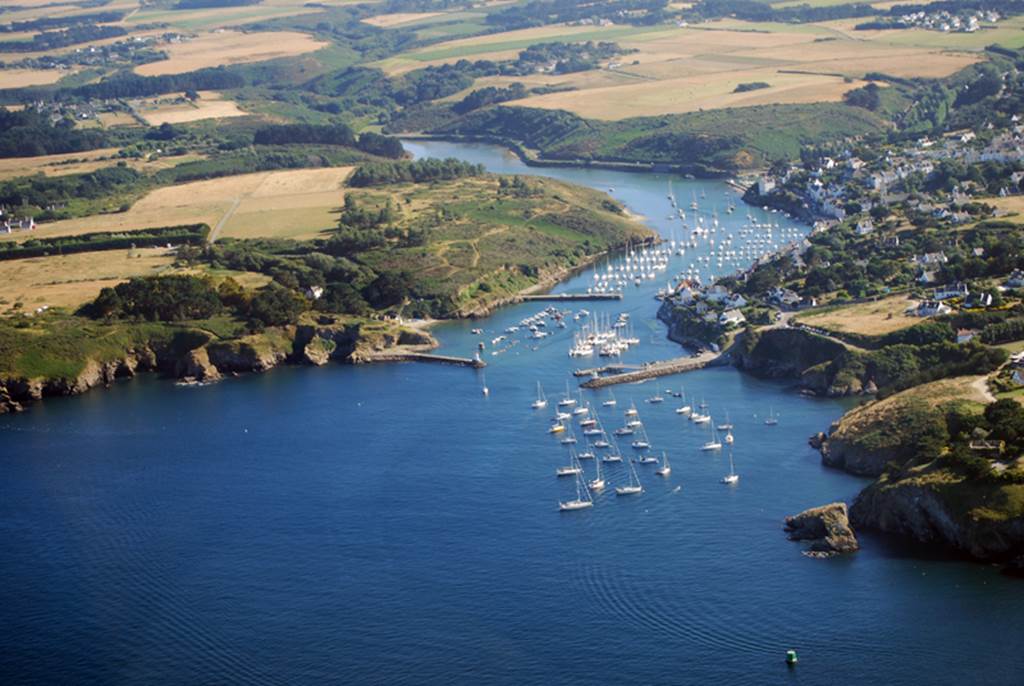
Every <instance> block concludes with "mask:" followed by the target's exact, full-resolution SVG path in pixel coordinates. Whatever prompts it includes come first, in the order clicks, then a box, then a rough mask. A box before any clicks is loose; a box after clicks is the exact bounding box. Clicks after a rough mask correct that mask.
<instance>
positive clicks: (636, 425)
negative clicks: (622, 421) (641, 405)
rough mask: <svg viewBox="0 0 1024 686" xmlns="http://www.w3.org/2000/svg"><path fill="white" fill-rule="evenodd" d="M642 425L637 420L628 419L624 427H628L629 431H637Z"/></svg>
mask: <svg viewBox="0 0 1024 686" xmlns="http://www.w3.org/2000/svg"><path fill="white" fill-rule="evenodd" d="M643 425H644V423H643V422H642V421H640V420H639V419H630V420H629V421H628V422H626V426H627V427H629V428H630V429H637V428H639V427H641V426H643Z"/></svg>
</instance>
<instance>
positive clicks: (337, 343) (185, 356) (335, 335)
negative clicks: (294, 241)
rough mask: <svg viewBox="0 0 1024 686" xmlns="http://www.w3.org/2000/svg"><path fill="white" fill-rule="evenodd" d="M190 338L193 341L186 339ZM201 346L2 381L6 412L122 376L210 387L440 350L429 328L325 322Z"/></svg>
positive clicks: (132, 353) (147, 350) (136, 351)
mask: <svg viewBox="0 0 1024 686" xmlns="http://www.w3.org/2000/svg"><path fill="white" fill-rule="evenodd" d="M186 338H187V337H186ZM195 341H196V343H197V344H196V345H189V344H186V345H184V346H182V345H178V346H174V345H166V344H164V343H157V342H154V343H153V344H151V345H145V346H139V347H136V348H131V349H127V350H124V351H123V352H122V353H121V354H120V355H118V356H116V357H115V358H112V359H104V360H99V359H89V360H86V362H85V364H84V366H83V368H82V369H81V371H79V372H78V373H77V374H75V375H73V376H53V377H35V378H25V377H15V376H6V377H4V376H0V414H2V413H5V412H20V411H23V410H25V409H27V407H28V406H30V405H31V404H32V403H34V402H37V401H39V400H42V399H44V398H47V397H59V396H72V395H79V394H82V393H85V392H86V391H88V390H90V389H93V388H98V387H101V386H102V387H106V386H110V385H111V384H112V383H113V382H114V381H116V380H117V379H127V378H132V377H134V376H135V375H136V374H139V373H143V372H155V373H158V374H160V375H162V376H164V377H167V378H171V379H176V380H179V381H183V382H195V383H210V382H214V381H218V380H220V379H222V378H223V377H225V376H234V375H237V374H244V373H257V372H265V371H268V370H270V369H273V368H274V367H277V366H278V365H281V364H309V365H325V364H328V363H329V362H341V363H348V364H360V363H366V362H373V361H375V358H374V353H377V352H380V351H383V350H388V349H392V348H399V347H402V348H404V349H408V350H414V351H418V352H425V351H427V350H431V349H433V348H435V347H436V346H437V343H436V341H435V340H434V338H433V337H432V336H431V335H430V334H429V332H427V331H426V330H422V329H416V328H412V327H398V326H395V327H390V326H389V327H379V328H378V327H368V326H366V325H365V324H364V323H362V322H348V321H337V320H335V319H334V318H331V317H326V318H322V319H320V320H319V321H318V322H317V323H315V324H299V325H297V326H289V327H276V328H268V329H267V330H265V331H263V332H261V333H256V334H251V335H248V336H244V337H241V338H237V339H231V340H212V341H211V340H208V339H207V338H204V337H198V336H197V337H195Z"/></svg>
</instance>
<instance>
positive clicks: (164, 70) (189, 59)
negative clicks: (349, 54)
mask: <svg viewBox="0 0 1024 686" xmlns="http://www.w3.org/2000/svg"><path fill="white" fill-rule="evenodd" d="M326 45H327V43H324V42H321V41H317V40H314V39H313V37H312V36H309V35H308V34H305V33H298V32H296V31H275V32H271V33H266V32H264V33H240V32H238V31H220V30H218V31H214V32H212V33H205V34H201V35H200V36H199V37H197V38H195V39H193V40H190V41H186V42H182V43H171V44H169V45H166V46H164V50H165V51H166V52H167V54H168V59H166V60H161V61H159V62H150V63H149V64H143V65H139V66H138V67H136V68H135V73H137V74H141V75H142V76H160V75H163V74H182V73H184V72H188V71H195V70H197V69H204V68H206V67H218V66H227V65H231V64H243V63H247V62H261V61H263V60H272V59H275V58H278V57H292V56H294V55H301V54H303V53H307V52H313V51H314V50H319V49H320V48H322V47H325V46H326Z"/></svg>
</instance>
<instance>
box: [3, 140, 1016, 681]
mask: <svg viewBox="0 0 1024 686" xmlns="http://www.w3.org/2000/svg"><path fill="white" fill-rule="evenodd" d="M416 146H418V147H416ZM409 147H410V149H411V150H413V152H414V154H417V155H421V154H429V155H432V156H438V157H446V156H458V157H460V158H462V159H464V160H466V161H469V162H481V163H485V165H486V166H487V167H488V168H489V169H492V170H494V171H500V172H503V173H517V174H545V175H554V176H556V178H563V179H565V180H567V181H574V182H576V183H586V184H587V185H590V186H592V187H595V188H600V189H602V190H609V189H611V190H610V192H611V194H612V195H613V196H614V197H616V198H618V199H620V200H622V201H623V202H624V203H626V204H627V206H629V207H630V208H631V209H632V210H633V211H635V212H637V213H638V214H641V215H643V216H644V217H645V220H646V221H647V222H648V223H649V225H651V226H652V227H654V228H655V229H656V230H658V231H659V233H660V234H661V235H662V236H663V237H664V238H666V240H671V237H672V231H673V227H678V226H679V222H678V221H677V220H669V219H668V216H669V214H670V210H671V209H672V208H671V205H670V203H669V200H668V198H667V194H668V182H669V179H670V177H669V176H667V175H660V174H638V173H624V172H610V171H606V170H586V169H582V170H569V169H561V168H559V169H550V168H532V167H530V168H528V167H525V166H524V165H522V163H521V162H519V160H518V159H517V158H516V157H515V156H514V155H509V154H506V153H505V151H503V150H500V149H497V148H493V147H488V146H459V145H455V144H444V143H440V142H414V143H410V144H409ZM671 180H672V184H673V189H674V192H675V193H676V195H677V198H682V199H683V200H685V202H683V203H682V204H684V205H686V206H687V207H688V206H689V204H690V202H691V197H692V196H696V199H697V202H698V204H699V205H701V206H705V205H706V206H707V207H708V208H713V207H714V205H715V203H716V202H717V203H718V204H719V207H720V208H721V207H723V206H724V205H723V204H724V201H725V198H726V197H727V196H726V194H725V187H724V185H723V184H720V183H719V182H715V181H694V180H689V179H684V178H680V177H671ZM702 193H703V195H704V197H703V198H702V197H701V194H702ZM731 197H735V193H733V194H732V196H731ZM737 208H738V209H737V210H736V211H735V212H734V213H732V214H730V215H726V214H725V213H724V212H723V211H721V210H720V216H719V219H720V222H721V223H722V224H726V225H727V226H730V227H734V230H733V233H734V234H735V233H736V231H738V230H739V227H742V225H743V223H744V221H745V220H746V215H747V213H748V212H749V213H751V214H752V215H753V216H757V217H763V219H762V220H761V221H768V219H769V218H771V221H772V222H773V223H774V222H775V221H776V220H777V221H778V223H779V224H780V225H783V224H784V223H786V222H788V220H785V219H784V218H783V217H781V216H780V215H777V214H772V213H764V212H763V211H761V210H759V209H757V208H748V207H747V206H745V205H741V204H738V205H737ZM790 224H792V227H793V228H794V229H798V230H800V231H806V230H807V227H801V226H800V225H798V224H795V223H790ZM697 254H703V253H699V251H698V253H695V254H694V255H693V256H694V257H695V256H696V255H697ZM688 256H690V253H689V252H688ZM613 262H614V260H613ZM686 264H687V263H686V257H681V258H679V260H674V261H673V262H672V266H671V267H670V270H672V272H673V273H674V272H676V271H678V270H680V269H685V267H686ZM736 266H740V265H732V264H730V265H729V266H728V268H729V269H732V268H734V267H736ZM714 267H715V269H717V264H716V265H714ZM724 267H725V265H723V268H724ZM602 268H604V269H606V268H607V265H606V264H601V263H599V264H598V265H597V266H596V267H595V268H592V269H587V270H584V271H583V272H581V273H580V274H577V275H574V276H572V277H571V278H569V279H568V280H566V281H565V282H563V283H561V284H559V285H558V286H556V287H555V288H554V289H553V290H554V291H555V292H575V291H579V290H580V289H583V290H585V289H586V288H587V287H588V286H591V285H592V282H593V274H594V272H595V270H600V269H602ZM663 285H664V284H663V283H662V279H656V280H651V281H643V282H642V283H641V285H640V286H636V285H632V284H631V285H630V286H628V287H627V288H626V289H625V290H624V298H623V300H622V301H620V302H607V303H594V304H591V303H588V304H586V305H584V306H583V307H582V308H581V306H580V305H577V304H574V305H572V306H571V307H570V306H569V305H568V304H567V305H566V306H564V308H563V307H562V306H560V308H561V309H571V310H572V313H573V315H575V314H579V311H580V309H587V310H589V314H588V315H587V317H584V318H581V319H580V320H575V319H571V320H570V321H571V322H572V323H571V324H567V326H566V328H565V329H558V330H557V331H556V333H554V334H553V335H551V336H548V337H545V338H542V339H536V340H533V339H526V340H524V338H523V336H521V335H519V336H514V337H513V338H514V339H516V340H519V343H517V344H515V345H514V346H510V347H509V345H508V344H507V343H506V342H505V341H502V342H499V343H498V344H492V343H491V341H492V340H493V339H495V338H497V337H498V336H501V335H508V334H504V332H505V330H506V329H508V328H510V327H512V326H518V325H519V324H520V322H521V321H523V320H524V319H526V318H528V317H531V316H533V315H535V314H536V313H538V312H539V311H541V310H543V309H544V308H545V304H542V303H523V304H518V305H512V306H508V307H505V308H501V309H500V310H498V311H496V312H495V313H493V314H492V315H491V316H489V317H487V318H485V319H481V320H475V321H455V322H447V323H444V324H441V325H438V326H437V327H436V328H435V329H434V332H435V334H436V335H437V337H438V339H439V340H440V342H441V343H442V347H441V349H440V352H444V353H448V354H453V355H471V354H472V353H473V352H474V351H475V350H477V348H478V345H479V343H480V342H484V343H485V348H484V351H483V355H484V357H485V359H486V360H487V361H488V363H489V364H488V367H487V368H486V369H485V370H484V371H483V372H482V373H481V372H476V371H474V370H469V369H460V368H450V367H443V366H434V365H418V364H394V365H376V366H373V365H371V366H344V365H332V366H328V367H325V368H298V367H293V368H282V369H277V370H275V371H274V372H273V373H270V374H261V375H249V376H245V377H242V378H239V379H236V380H233V381H231V382H230V383H221V384H217V385H214V386H209V387H204V388H174V387H173V386H171V385H170V384H162V383H158V382H156V381H155V380H152V379H149V380H147V379H141V380H137V381H133V382H132V383H131V384H115V386H114V387H113V388H112V389H110V390H109V391H107V392H104V393H93V394H86V395H84V396H82V397H80V398H77V399H76V400H75V401H74V402H59V403H49V402H47V403H42V404H40V405H39V406H38V407H37V408H33V411H32V412H30V413H26V414H24V415H21V416H18V417H0V456H2V458H3V461H4V466H3V469H2V470H0V493H2V494H3V497H2V498H0V526H2V527H3V531H4V554H3V555H2V556H0V570H2V571H3V572H4V577H5V583H4V585H3V587H2V590H0V622H2V623H3V626H4V627H5V628H6V630H5V631H4V632H2V633H0V649H2V650H3V655H4V660H3V661H2V664H0V679H2V680H3V682H4V683H5V684H28V683H53V682H65V683H79V682H94V683H107V682H111V681H120V682H126V683H154V682H159V683H168V684H194V683H243V682H244V683H268V684H270V683H283V682H290V683H306V682H329V681H342V682H346V683H395V684H403V683H410V684H412V683H415V684H450V683H467V682H486V683H510V684H511V683H516V684H552V683H558V684H584V683H595V682H605V681H607V682H613V683H620V682H621V683H628V684H655V683H680V684H706V683H730V684H765V683H777V682H779V681H781V680H800V681H805V682H806V683H853V682H856V681H867V682H873V681H879V680H884V681H885V682H886V683H893V684H918V683H934V684H944V683H954V682H968V683H971V682H974V681H977V680H978V675H979V674H983V675H984V679H983V680H985V681H992V682H997V683H1015V682H1016V681H1018V680H1019V675H1020V674H1021V673H1024V665H1022V663H1021V657H1020V654H1019V651H1018V650H1017V649H1016V646H1018V645H1019V643H1020V640H1021V639H1022V638H1024V636H1022V635H1021V630H1020V629H1013V627H1015V626H1018V627H1019V626H1020V623H1019V621H1018V620H1019V617H1020V616H1021V614H1022V613H1024V600H1022V599H1021V596H1020V593H1019V586H1017V585H1013V586H1011V584H1013V583H1015V582H1013V581H1012V580H1006V579H1003V578H1002V577H999V576H998V575H997V574H995V573H993V571H992V570H990V569H987V568H985V567H982V566H980V565H975V564H968V563H962V562H959V561H952V560H941V561H939V560H920V559H916V558H910V557H904V556H899V555H896V554H893V552H892V550H890V549H888V548H884V549H883V548H880V547H876V546H873V545H870V541H871V537H868V539H867V541H868V544H867V545H865V547H864V549H862V550H861V551H860V552H858V553H856V554H855V555H851V556H847V557H842V558H834V559H831V560H810V559H808V558H806V557H804V556H803V555H802V554H801V546H800V545H799V544H795V543H790V542H788V541H786V540H785V536H784V534H783V533H782V521H783V517H784V516H785V515H790V514H795V513H797V512H800V511H801V510H803V509H805V508H807V507H810V506H815V505H820V504H823V503H827V502H832V501H835V500H847V501H848V500H849V499H850V498H851V497H852V496H853V495H855V494H856V493H857V492H858V491H859V490H860V488H861V487H862V486H863V485H864V483H865V480H863V479H858V478H855V477H851V476H849V475H847V474H845V473H842V472H837V471H834V470H828V469H825V468H823V467H822V466H821V464H820V459H819V457H818V455H817V453H816V452H815V451H813V450H812V449H811V448H809V447H808V446H807V445H806V437H807V436H810V435H811V434H814V433H816V432H818V431H820V430H822V429H823V428H825V427H827V426H828V425H829V423H830V422H831V421H832V420H834V419H836V418H837V417H838V416H840V415H841V414H842V412H843V410H844V409H845V406H846V405H845V403H843V402H839V401H833V400H828V399H814V398H806V397H802V396H800V395H799V394H797V393H795V392H793V391H792V389H790V388H788V387H786V386H785V385H782V384H778V383H772V382H767V381H762V380H758V379H755V378H752V377H750V376H748V375H744V374H741V373H738V372H737V371H735V370H733V369H730V368H709V369H704V370H700V371H695V372H689V373H687V374H684V375H680V376H675V377H666V378H662V379H658V380H656V381H651V382H647V383H645V384H642V385H634V386H622V387H615V388H612V389H610V390H609V389H602V390H600V391H597V392H589V391H584V395H583V397H584V399H585V400H586V401H589V402H591V403H592V404H593V405H594V406H595V407H596V408H597V412H598V414H599V416H600V418H601V420H602V422H603V423H604V424H605V425H606V426H607V427H608V428H609V429H613V428H617V427H621V426H622V425H623V424H624V422H625V420H626V418H625V416H624V410H625V409H626V408H628V407H629V406H630V404H631V403H635V404H636V406H637V408H638V411H639V414H640V416H641V417H642V419H643V422H644V424H645V427H646V430H647V433H648V434H649V437H650V440H651V442H652V443H653V445H654V450H653V451H652V453H655V454H657V455H658V456H660V453H661V451H662V450H665V451H666V452H668V454H669V456H670V458H671V463H672V472H671V475H670V476H668V477H667V478H663V477H659V476H657V475H655V474H654V468H655V466H654V465H643V464H637V465H635V467H636V470H637V471H638V473H639V480H640V482H641V484H642V485H643V488H644V493H643V494H642V495H639V496H630V497H622V496H616V495H615V490H614V487H615V486H618V485H621V484H622V483H624V482H625V481H626V480H627V479H628V475H629V464H628V462H626V463H619V464H616V463H608V464H602V468H603V469H604V470H605V476H606V478H607V480H608V482H609V483H608V486H607V487H606V488H605V489H604V491H603V492H601V493H599V494H597V495H596V496H595V504H594V507H592V508H590V509H587V510H581V511H578V512H565V513H560V512H559V511H558V503H559V502H560V501H566V500H567V499H569V498H571V497H573V496H574V494H575V492H574V490H573V488H572V483H571V479H570V480H566V479H564V478H562V479H560V478H558V477H556V476H555V470H556V469H557V468H558V467H560V466H564V465H565V464H566V460H567V455H568V448H566V447H563V446H562V445H561V444H560V443H559V439H558V437H556V436H553V435H549V434H548V433H547V428H548V426H549V425H550V419H551V416H552V414H553V412H554V409H555V405H556V403H557V401H558V399H559V397H560V396H561V395H562V394H564V393H565V388H566V385H567V383H568V384H569V387H570V389H571V392H572V393H576V384H577V382H578V380H577V379H576V378H575V377H574V376H572V370H573V369H574V368H575V367H577V366H582V365H584V364H585V362H584V361H579V360H574V359H571V358H569V357H568V354H567V351H568V348H569V346H570V345H571V343H572V338H573V334H574V333H575V332H578V331H579V330H580V327H581V326H582V323H581V322H583V321H592V320H593V319H597V318H601V317H605V316H606V317H607V318H608V319H610V320H611V321H615V319H616V318H617V317H618V316H619V315H620V314H621V313H626V314H628V315H629V322H630V323H631V325H632V327H633V331H634V332H635V334H636V336H637V337H638V338H639V339H640V344H639V345H637V346H635V347H634V348H632V349H631V350H630V351H628V352H627V353H625V354H624V355H623V357H622V360H623V361H624V362H627V363H636V364H641V363H643V362H645V361H650V360H655V359H666V358H670V357H675V356H678V355H679V354H680V352H681V351H682V349H681V348H680V347H679V346H678V345H677V344H675V343H672V342H670V341H668V340H667V338H666V337H665V327H664V325H663V324H661V323H660V322H658V321H657V320H656V319H655V313H656V311H657V306H658V302H657V301H656V300H655V298H654V295H655V294H656V292H657V290H658V288H660V287H662V286H663ZM474 328H480V329H483V333H482V334H481V335H477V334H474V333H472V329H474ZM556 328H557V327H556ZM509 340H510V339H506V341H509ZM503 344H504V345H503ZM499 350H501V351H502V352H499V353H498V354H492V353H495V352H498V351H499ZM537 382H540V383H541V384H542V386H543V389H544V391H545V393H546V395H547V397H548V400H549V404H548V407H547V408H545V409H543V410H533V409H531V407H530V405H531V403H532V402H533V401H534V400H535V399H536V395H537ZM484 385H486V386H487V387H488V389H489V393H488V395H487V396H486V397H485V396H484V395H483V394H482V392H481V388H482V386H484ZM675 393H680V394H681V395H685V397H686V398H687V399H689V400H691V401H692V402H695V403H700V402H701V401H705V402H706V403H707V404H708V406H709V412H710V413H711V414H712V415H713V416H714V417H715V418H716V421H718V420H719V418H722V419H725V418H726V413H727V415H728V421H729V423H731V424H733V425H734V429H733V432H734V434H735V437H736V443H735V447H734V458H735V464H736V470H737V472H738V473H739V474H740V475H741V476H742V478H741V480H740V482H739V483H738V484H737V485H736V486H735V487H730V486H726V485H723V484H721V483H720V481H721V479H722V477H723V476H724V475H725V474H726V473H727V472H728V469H729V467H728V453H727V451H721V452H702V451H701V450H700V448H701V446H702V445H703V444H704V442H706V441H707V440H708V433H709V431H710V430H709V429H708V427H706V426H699V425H694V424H693V423H692V422H689V421H687V420H686V419H684V418H681V417H680V415H677V414H676V413H675V411H674V410H675V409H676V407H677V406H678V405H679V404H680V403H681V401H682V398H676V397H675V395H674V394H675ZM659 394H660V395H662V396H664V397H665V400H664V402H663V403H658V404H652V403H647V402H645V400H647V399H648V398H651V397H653V396H655V395H659ZM613 397H614V399H615V400H616V406H615V407H607V406H605V405H604V404H603V403H604V402H605V401H609V400H611V399H612V398H613ZM769 412H771V413H773V415H778V417H779V425H778V426H774V427H770V426H766V425H765V424H764V418H765V417H766V416H767V415H768V413H769ZM577 424H578V421H577ZM577 437H578V438H582V434H580V433H577ZM577 447H578V449H579V450H582V447H581V446H579V444H577ZM622 452H623V454H624V455H625V457H626V459H627V460H628V459H629V458H630V457H633V456H634V455H635V453H634V452H633V451H632V448H630V447H629V446H628V444H623V445H622ZM583 462H584V469H585V470H586V472H587V476H588V477H592V476H593V473H594V470H595V468H596V464H594V463H593V462H591V461H588V460H583ZM965 635H967V636H970V637H971V640H969V641H964V640H963V638H964V636H965ZM790 648H793V649H796V650H798V652H799V655H800V663H799V666H797V667H796V668H795V669H794V670H793V671H788V670H787V668H786V666H785V664H784V658H785V651H786V650H787V649H790ZM951 658H952V659H951Z"/></svg>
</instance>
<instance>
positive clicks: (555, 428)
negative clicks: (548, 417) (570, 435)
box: [548, 424, 565, 434]
mask: <svg viewBox="0 0 1024 686" xmlns="http://www.w3.org/2000/svg"><path fill="white" fill-rule="evenodd" d="M563 431H565V424H552V425H551V428H550V429H548V433H549V434H557V433H562V432H563Z"/></svg>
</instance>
